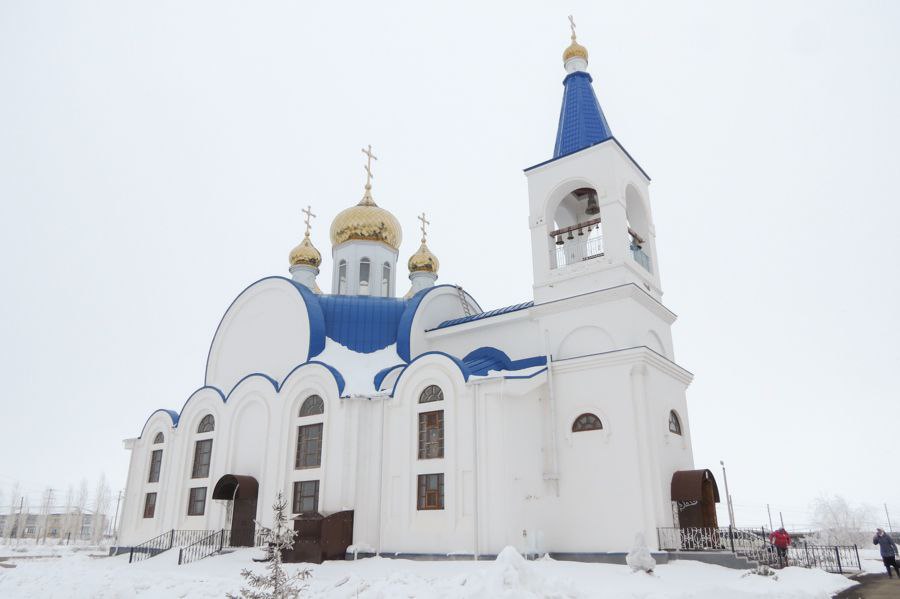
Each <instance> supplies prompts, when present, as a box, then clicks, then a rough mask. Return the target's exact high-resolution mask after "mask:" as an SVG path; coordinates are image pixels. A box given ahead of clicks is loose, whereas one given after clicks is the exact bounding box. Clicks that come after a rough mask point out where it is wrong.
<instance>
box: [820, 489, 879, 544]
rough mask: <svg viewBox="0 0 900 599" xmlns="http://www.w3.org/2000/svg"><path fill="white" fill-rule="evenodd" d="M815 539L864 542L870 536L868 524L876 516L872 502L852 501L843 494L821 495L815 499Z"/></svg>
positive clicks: (846, 542)
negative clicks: (854, 502)
mask: <svg viewBox="0 0 900 599" xmlns="http://www.w3.org/2000/svg"><path fill="white" fill-rule="evenodd" d="M812 512H813V524H814V525H815V527H816V529H817V530H816V533H815V541H816V542H817V543H819V544H822V545H862V544H865V543H866V542H867V541H868V540H869V539H870V538H871V534H870V532H868V531H866V525H867V524H868V523H869V522H871V521H872V520H874V508H873V507H872V506H870V505H851V504H850V503H848V502H847V500H846V499H844V498H843V497H841V496H840V495H833V496H828V495H822V496H820V497H818V498H817V499H816V500H815V501H813V503H812Z"/></svg>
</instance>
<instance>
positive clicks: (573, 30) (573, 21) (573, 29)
mask: <svg viewBox="0 0 900 599" xmlns="http://www.w3.org/2000/svg"><path fill="white" fill-rule="evenodd" d="M569 26H570V27H571V28H572V41H575V17H573V16H572V15H569Z"/></svg>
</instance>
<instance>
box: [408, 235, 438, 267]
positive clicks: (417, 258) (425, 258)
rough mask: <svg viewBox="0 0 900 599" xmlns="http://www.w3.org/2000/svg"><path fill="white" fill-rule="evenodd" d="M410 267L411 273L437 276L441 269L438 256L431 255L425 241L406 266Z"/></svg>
mask: <svg viewBox="0 0 900 599" xmlns="http://www.w3.org/2000/svg"><path fill="white" fill-rule="evenodd" d="M406 265H407V266H408V267H409V272H411V273H413V272H433V273H434V274H437V271H438V269H439V268H440V267H441V263H440V262H439V261H438V259H437V256H435V255H434V254H432V253H431V250H429V249H428V246H427V245H425V240H424V239H423V240H422V245H420V246H419V249H418V250H416V253H415V254H413V255H412V256H410V257H409V262H407V264H406Z"/></svg>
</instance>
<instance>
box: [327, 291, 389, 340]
mask: <svg viewBox="0 0 900 599" xmlns="http://www.w3.org/2000/svg"><path fill="white" fill-rule="evenodd" d="M316 300H317V302H318V304H319V305H320V306H321V310H322V313H323V314H324V317H325V335H326V336H327V337H328V338H329V339H333V340H334V341H337V342H338V343H340V344H341V345H343V346H344V347H347V348H349V349H352V350H353V351H355V352H359V353H364V354H368V353H372V352H374V351H377V350H379V349H383V348H385V347H387V346H389V345H391V344H393V343H395V342H396V341H397V330H398V328H399V325H400V319H401V317H402V316H403V312H404V310H405V309H406V300H404V299H399V298H393V297H369V296H356V295H320V296H317V297H316Z"/></svg>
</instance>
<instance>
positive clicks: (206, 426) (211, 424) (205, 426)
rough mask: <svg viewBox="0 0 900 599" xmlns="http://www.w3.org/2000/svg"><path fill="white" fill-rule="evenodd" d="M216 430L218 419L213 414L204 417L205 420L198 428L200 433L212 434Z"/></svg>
mask: <svg viewBox="0 0 900 599" xmlns="http://www.w3.org/2000/svg"><path fill="white" fill-rule="evenodd" d="M214 430H216V419H215V418H213V415H212V414H207V415H206V416H204V417H203V420H201V421H200V426H198V427H197V432H198V433H211V432H213V431H214Z"/></svg>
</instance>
